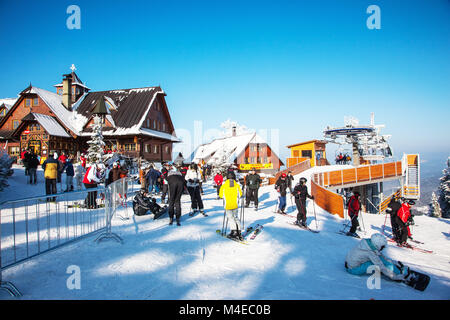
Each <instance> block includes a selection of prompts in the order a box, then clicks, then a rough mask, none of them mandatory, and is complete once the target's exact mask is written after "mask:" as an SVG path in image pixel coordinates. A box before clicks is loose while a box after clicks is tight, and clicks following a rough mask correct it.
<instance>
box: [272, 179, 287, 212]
mask: <svg viewBox="0 0 450 320" xmlns="http://www.w3.org/2000/svg"><path fill="white" fill-rule="evenodd" d="M287 188H288V182H287V179H286V173H284V172H283V173H282V174H281V176H280V177H279V178H278V180H277V182H276V183H275V189H276V190H277V191H278V193H279V194H280V195H279V197H278V200H279V204H278V211H277V213H281V214H286V212H284V209H285V208H286V190H287Z"/></svg>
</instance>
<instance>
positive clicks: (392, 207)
mask: <svg viewBox="0 0 450 320" xmlns="http://www.w3.org/2000/svg"><path fill="white" fill-rule="evenodd" d="M401 207H402V204H401V203H400V201H398V199H397V198H396V197H395V196H394V197H392V199H391V201H390V202H389V204H388V207H387V208H386V213H388V214H389V215H390V216H391V227H392V236H393V239H394V240H395V241H397V240H400V226H399V224H398V220H397V218H396V217H397V214H398V210H399V209H400V208H401Z"/></svg>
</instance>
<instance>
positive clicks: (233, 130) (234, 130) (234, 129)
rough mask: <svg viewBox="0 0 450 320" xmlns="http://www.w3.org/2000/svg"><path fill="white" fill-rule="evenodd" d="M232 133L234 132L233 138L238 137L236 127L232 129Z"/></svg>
mask: <svg viewBox="0 0 450 320" xmlns="http://www.w3.org/2000/svg"><path fill="white" fill-rule="evenodd" d="M231 132H232V136H233V137H236V126H233V127H232V128H231Z"/></svg>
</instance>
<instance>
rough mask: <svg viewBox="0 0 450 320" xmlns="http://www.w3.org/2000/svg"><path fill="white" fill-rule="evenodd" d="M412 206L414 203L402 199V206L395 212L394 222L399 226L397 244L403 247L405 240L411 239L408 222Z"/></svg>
mask: <svg viewBox="0 0 450 320" xmlns="http://www.w3.org/2000/svg"><path fill="white" fill-rule="evenodd" d="M413 204H414V201H412V200H411V201H408V200H405V199H403V203H402V206H401V207H400V209H398V211H397V217H396V221H397V223H398V226H399V233H400V235H399V237H398V242H397V243H398V244H399V245H405V244H406V240H407V239H408V237H409V238H411V231H410V230H409V221H410V219H411V211H410V208H411V206H412V205H413Z"/></svg>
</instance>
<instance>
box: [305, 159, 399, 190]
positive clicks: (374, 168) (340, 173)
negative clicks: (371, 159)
mask: <svg viewBox="0 0 450 320" xmlns="http://www.w3.org/2000/svg"><path fill="white" fill-rule="evenodd" d="M400 176H402V163H401V161H397V162H390V163H383V164H374V165H368V166H360V167H357V168H350V169H341V170H336V171H328V172H322V173H316V174H315V175H314V181H316V183H318V184H319V185H321V186H322V187H324V188H329V187H336V186H343V187H345V186H346V185H350V184H358V183H363V182H370V181H376V180H381V179H386V178H391V177H400Z"/></svg>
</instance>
